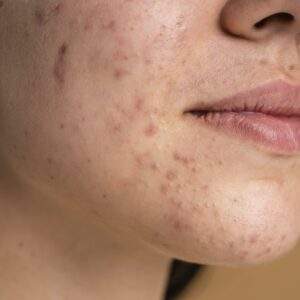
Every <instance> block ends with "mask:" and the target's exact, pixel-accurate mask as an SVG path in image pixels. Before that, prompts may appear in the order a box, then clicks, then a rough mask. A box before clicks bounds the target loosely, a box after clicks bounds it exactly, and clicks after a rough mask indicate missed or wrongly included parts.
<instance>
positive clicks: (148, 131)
mask: <svg viewBox="0 0 300 300" xmlns="http://www.w3.org/2000/svg"><path fill="white" fill-rule="evenodd" d="M157 132H158V128H157V126H155V125H154V124H153V123H151V124H149V125H148V126H147V127H146V128H145V130H144V134H145V136H147V137H153V136H155V135H156V134H157Z"/></svg>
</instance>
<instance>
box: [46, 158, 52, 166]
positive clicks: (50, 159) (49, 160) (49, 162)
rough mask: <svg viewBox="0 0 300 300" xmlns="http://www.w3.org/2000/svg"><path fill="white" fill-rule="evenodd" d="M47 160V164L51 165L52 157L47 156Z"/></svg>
mask: <svg viewBox="0 0 300 300" xmlns="http://www.w3.org/2000/svg"><path fill="white" fill-rule="evenodd" d="M47 162H48V164H49V165H51V164H52V162H53V161H52V158H51V157H48V158H47Z"/></svg>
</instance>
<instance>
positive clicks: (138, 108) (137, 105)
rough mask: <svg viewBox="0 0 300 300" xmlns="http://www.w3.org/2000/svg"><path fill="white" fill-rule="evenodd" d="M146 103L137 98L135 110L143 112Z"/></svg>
mask: <svg viewBox="0 0 300 300" xmlns="http://www.w3.org/2000/svg"><path fill="white" fill-rule="evenodd" d="M144 102H145V100H144V99H143V98H141V97H136V98H135V103H134V108H135V109H136V110H137V111H141V110H142V109H143V107H144Z"/></svg>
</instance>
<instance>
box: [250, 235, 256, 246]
mask: <svg viewBox="0 0 300 300" xmlns="http://www.w3.org/2000/svg"><path fill="white" fill-rule="evenodd" d="M257 240H258V234H253V236H252V237H251V238H250V240H249V242H250V243H251V244H255V243H256V242H257Z"/></svg>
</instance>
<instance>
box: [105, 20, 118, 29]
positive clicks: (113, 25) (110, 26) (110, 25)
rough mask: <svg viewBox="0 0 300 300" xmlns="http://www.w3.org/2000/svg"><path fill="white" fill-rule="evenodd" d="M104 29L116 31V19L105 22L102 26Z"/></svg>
mask: <svg viewBox="0 0 300 300" xmlns="http://www.w3.org/2000/svg"><path fill="white" fill-rule="evenodd" d="M102 28H103V29H108V30H111V31H115V29H116V21H115V20H111V21H110V22H109V23H108V24H105V25H103V26H102Z"/></svg>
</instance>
